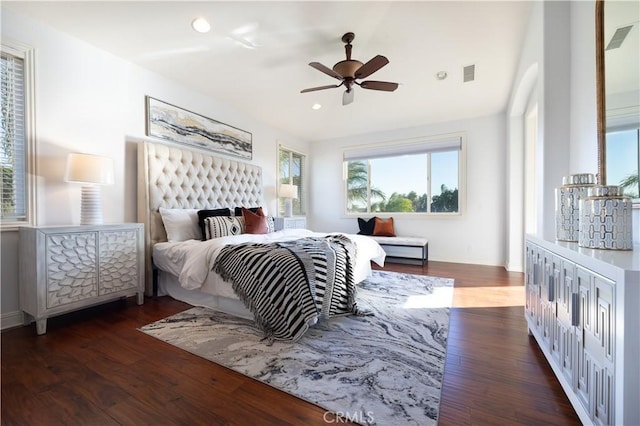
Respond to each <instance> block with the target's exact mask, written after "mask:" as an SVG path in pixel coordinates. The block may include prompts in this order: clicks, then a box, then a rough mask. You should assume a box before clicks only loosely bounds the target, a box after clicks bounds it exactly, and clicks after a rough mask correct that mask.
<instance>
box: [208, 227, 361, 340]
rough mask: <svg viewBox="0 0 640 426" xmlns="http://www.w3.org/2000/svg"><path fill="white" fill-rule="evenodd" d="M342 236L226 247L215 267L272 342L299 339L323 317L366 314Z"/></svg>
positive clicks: (348, 246) (347, 242)
mask: <svg viewBox="0 0 640 426" xmlns="http://www.w3.org/2000/svg"><path fill="white" fill-rule="evenodd" d="M354 250H355V245H354V244H353V243H352V242H351V240H349V239H348V238H347V237H345V236H344V235H329V236H326V237H308V238H302V239H299V240H294V241H287V242H278V243H270V244H257V243H246V244H235V245H229V246H225V247H223V248H222V250H221V251H220V254H219V255H218V258H217V260H216V264H215V266H214V271H215V272H217V273H218V274H220V275H221V276H222V278H223V279H225V280H227V281H231V283H232V286H233V289H234V291H235V292H236V293H237V294H238V296H239V297H240V299H242V301H243V302H244V304H245V305H246V306H247V308H249V309H250V310H251V312H252V313H253V315H254V317H255V320H256V323H257V324H258V326H259V327H260V328H261V329H262V331H263V332H264V333H265V339H268V341H269V344H271V343H272V342H273V341H274V340H288V341H296V340H298V339H299V338H300V337H302V335H303V334H304V333H305V332H306V331H307V330H308V329H309V327H310V326H311V325H313V324H315V323H316V322H318V321H319V320H321V319H325V318H331V317H334V316H337V315H345V314H357V315H368V313H367V312H364V311H360V310H359V309H358V308H357V306H356V300H355V298H356V285H355V283H354V280H353V270H352V268H353V266H352V260H353V259H355V253H354V252H353V251H354Z"/></svg>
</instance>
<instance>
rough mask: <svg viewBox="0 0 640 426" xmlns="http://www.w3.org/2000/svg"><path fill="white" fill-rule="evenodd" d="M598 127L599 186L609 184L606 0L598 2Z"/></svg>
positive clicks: (597, 176) (598, 0)
mask: <svg viewBox="0 0 640 426" xmlns="http://www.w3.org/2000/svg"><path fill="white" fill-rule="evenodd" d="M595 20H596V122H597V123H596V125H597V144H598V174H597V175H596V182H597V183H598V185H606V183H607V170H606V164H607V158H606V156H607V149H606V142H607V141H606V122H605V117H606V105H605V65H604V0H596V19H595Z"/></svg>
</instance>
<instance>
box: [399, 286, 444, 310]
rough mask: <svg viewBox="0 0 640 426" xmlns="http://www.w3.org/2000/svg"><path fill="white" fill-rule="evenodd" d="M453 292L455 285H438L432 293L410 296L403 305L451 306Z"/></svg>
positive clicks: (417, 307) (408, 306) (410, 306)
mask: <svg viewBox="0 0 640 426" xmlns="http://www.w3.org/2000/svg"><path fill="white" fill-rule="evenodd" d="M452 293H453V287H436V288H434V289H433V293H431V294H425V295H414V296H409V297H408V298H407V301H406V302H405V303H404V305H402V307H403V308H405V309H420V308H449V307H451V296H452Z"/></svg>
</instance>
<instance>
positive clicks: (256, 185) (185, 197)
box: [138, 141, 263, 295]
mask: <svg viewBox="0 0 640 426" xmlns="http://www.w3.org/2000/svg"><path fill="white" fill-rule="evenodd" d="M262 202H263V200H262V169H261V168H260V167H258V166H255V165H253V164H249V163H243V162H240V161H235V160H230V159H228V158H222V157H215V156H213V155H210V154H207V153H205V152H202V151H194V150H190V149H185V148H183V147H180V146H171V145H165V144H161V143H153V142H146V141H141V142H140V143H139V144H138V221H139V222H142V223H144V232H145V253H146V293H147V294H148V295H150V294H151V293H152V289H153V282H152V276H153V274H152V272H153V270H152V268H153V264H152V259H151V255H152V252H153V245H154V244H156V243H159V242H163V241H167V233H166V231H165V229H164V225H163V223H162V218H161V217H160V213H159V211H158V209H159V208H160V207H165V208H174V209H175V208H185V209H186V208H195V209H214V208H224V207H229V208H230V209H232V210H233V208H234V207H239V206H259V205H262Z"/></svg>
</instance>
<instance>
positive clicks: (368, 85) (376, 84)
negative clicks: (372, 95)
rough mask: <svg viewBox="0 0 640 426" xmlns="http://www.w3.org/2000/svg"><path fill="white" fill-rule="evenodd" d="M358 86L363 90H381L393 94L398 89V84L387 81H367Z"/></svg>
mask: <svg viewBox="0 0 640 426" xmlns="http://www.w3.org/2000/svg"><path fill="white" fill-rule="evenodd" d="M359 85H360V87H362V88H363V89H371V90H383V91H385V92H393V91H394V90H396V89H397V88H398V83H391V82H389V81H374V80H367V81H363V82H362V83H359Z"/></svg>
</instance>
